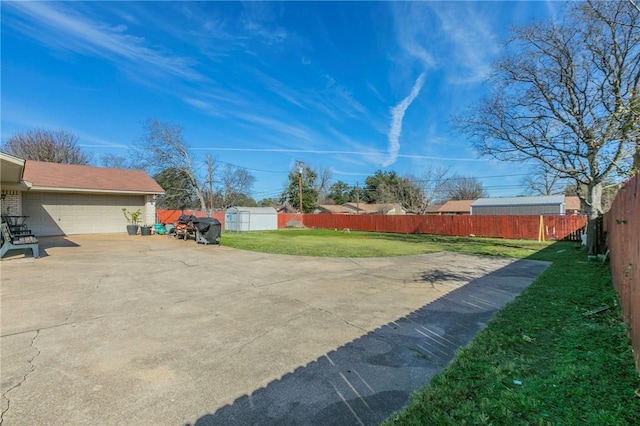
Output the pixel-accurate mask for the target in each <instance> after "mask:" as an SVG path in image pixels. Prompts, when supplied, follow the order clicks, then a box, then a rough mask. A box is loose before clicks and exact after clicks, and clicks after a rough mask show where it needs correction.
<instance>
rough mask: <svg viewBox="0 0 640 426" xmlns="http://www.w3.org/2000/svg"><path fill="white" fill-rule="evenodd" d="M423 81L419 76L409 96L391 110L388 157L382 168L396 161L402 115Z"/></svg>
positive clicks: (423, 75) (416, 94) (422, 75)
mask: <svg viewBox="0 0 640 426" xmlns="http://www.w3.org/2000/svg"><path fill="white" fill-rule="evenodd" d="M424 79H425V74H424V73H422V74H420V76H419V77H418V78H417V79H416V82H415V83H414V84H413V87H412V88H411V92H410V93H409V95H408V96H407V97H406V98H404V99H403V100H402V101H400V103H399V104H398V105H396V106H395V107H393V108H391V126H390V128H389V135H388V139H389V156H388V157H387V159H386V160H385V161H384V162H383V163H382V166H383V167H388V166H390V165H392V164H393V163H395V162H396V160H397V159H398V152H399V151H400V135H401V134H402V121H403V119H404V114H405V112H407V108H409V106H410V105H411V103H412V102H413V101H414V100H415V99H416V97H417V96H418V95H419V94H420V90H422V86H423V85H424Z"/></svg>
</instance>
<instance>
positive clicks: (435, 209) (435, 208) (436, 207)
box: [424, 204, 442, 213]
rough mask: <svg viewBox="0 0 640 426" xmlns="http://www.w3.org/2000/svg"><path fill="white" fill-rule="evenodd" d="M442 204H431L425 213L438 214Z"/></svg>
mask: <svg viewBox="0 0 640 426" xmlns="http://www.w3.org/2000/svg"><path fill="white" fill-rule="evenodd" d="M441 207H442V204H429V205H428V206H427V207H426V208H425V209H424V212H425V213H437V212H439V211H440V208H441Z"/></svg>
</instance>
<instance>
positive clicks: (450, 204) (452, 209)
mask: <svg viewBox="0 0 640 426" xmlns="http://www.w3.org/2000/svg"><path fill="white" fill-rule="evenodd" d="M474 201H476V200H452V201H447V202H446V203H444V204H443V205H442V207H440V209H439V211H440V213H471V204H473V202H474Z"/></svg>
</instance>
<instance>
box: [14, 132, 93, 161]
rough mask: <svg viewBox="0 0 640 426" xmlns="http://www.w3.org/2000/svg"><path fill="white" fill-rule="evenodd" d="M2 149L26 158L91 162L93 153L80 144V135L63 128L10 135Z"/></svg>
mask: <svg viewBox="0 0 640 426" xmlns="http://www.w3.org/2000/svg"><path fill="white" fill-rule="evenodd" d="M2 150H3V151H5V152H6V153H7V154H11V155H14V156H16V157H19V158H22V159H24V160H34V161H46V162H49V163H62V164H89V163H90V162H91V155H89V154H87V153H86V152H84V151H82V148H81V147H80V146H78V136H77V135H75V134H74V133H71V132H68V131H66V130H63V129H59V130H48V129H33V130H28V131H26V132H24V133H17V134H15V135H13V136H10V137H9V138H8V139H7V140H6V141H5V142H4V143H3V144H2Z"/></svg>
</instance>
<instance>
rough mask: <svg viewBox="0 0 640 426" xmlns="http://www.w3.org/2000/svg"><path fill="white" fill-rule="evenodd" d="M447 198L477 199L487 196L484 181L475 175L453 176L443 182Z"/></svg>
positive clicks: (443, 191) (443, 190)
mask: <svg viewBox="0 0 640 426" xmlns="http://www.w3.org/2000/svg"><path fill="white" fill-rule="evenodd" d="M442 193H443V194H444V198H445V199H446V200H476V199H478V198H482V197H486V196H487V192H486V191H485V190H484V186H483V185H482V182H480V181H479V180H478V179H476V178H474V177H464V176H452V177H450V178H448V179H446V180H445V181H444V182H443V183H442Z"/></svg>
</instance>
